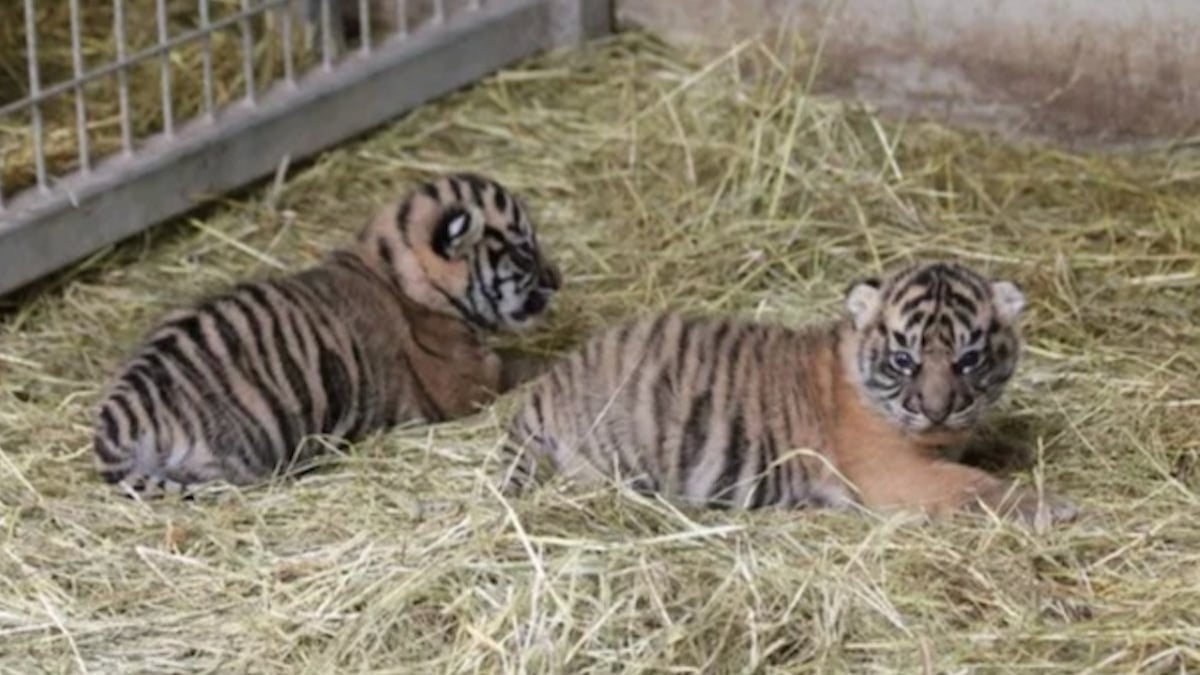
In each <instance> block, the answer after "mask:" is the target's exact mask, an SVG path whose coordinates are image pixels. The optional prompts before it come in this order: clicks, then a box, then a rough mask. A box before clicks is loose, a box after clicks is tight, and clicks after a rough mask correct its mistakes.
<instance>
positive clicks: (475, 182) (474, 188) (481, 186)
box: [457, 173, 490, 206]
mask: <svg viewBox="0 0 1200 675" xmlns="http://www.w3.org/2000/svg"><path fill="white" fill-rule="evenodd" d="M457 178H458V179H459V180H461V181H463V182H464V183H466V184H467V186H468V187H469V188H470V189H471V196H472V198H474V200H475V203H476V204H478V205H479V206H486V203H485V202H484V200H483V193H484V192H485V191H486V190H487V187H488V185H489V184H490V182H489V181H488V180H487V179H485V178H483V177H482V176H480V175H478V174H474V173H460V174H458V176H457Z"/></svg>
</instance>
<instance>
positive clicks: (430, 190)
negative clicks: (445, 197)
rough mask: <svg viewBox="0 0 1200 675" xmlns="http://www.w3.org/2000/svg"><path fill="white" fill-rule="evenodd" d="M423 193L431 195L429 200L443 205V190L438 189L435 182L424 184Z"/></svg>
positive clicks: (422, 186)
mask: <svg viewBox="0 0 1200 675" xmlns="http://www.w3.org/2000/svg"><path fill="white" fill-rule="evenodd" d="M421 191H422V192H424V193H425V194H427V195H429V198H430V199H432V200H433V201H435V202H437V203H439V204H441V203H442V192H441V190H439V189H438V186H437V183H436V182H435V181H429V182H427V183H424V184H422V185H421Z"/></svg>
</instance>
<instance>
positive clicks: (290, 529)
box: [0, 35, 1200, 673]
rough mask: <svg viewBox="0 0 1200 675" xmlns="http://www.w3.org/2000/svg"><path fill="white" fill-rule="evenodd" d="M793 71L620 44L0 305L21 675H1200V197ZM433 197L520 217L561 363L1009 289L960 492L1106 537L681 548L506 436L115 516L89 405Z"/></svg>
mask: <svg viewBox="0 0 1200 675" xmlns="http://www.w3.org/2000/svg"><path fill="white" fill-rule="evenodd" d="M776 57H777V55H776ZM777 58H782V57H777ZM777 58H775V57H772V55H771V53H770V52H769V51H768V50H766V49H765V48H764V47H762V46H760V45H748V46H745V47H744V48H742V49H741V50H740V51H737V52H732V53H730V54H727V55H725V56H723V57H721V58H719V59H716V60H714V61H708V62H704V63H698V62H693V61H691V60H689V59H685V58H683V57H681V56H680V55H678V54H675V53H673V52H671V51H669V50H667V49H665V48H663V47H661V46H659V45H658V44H656V43H655V42H654V41H652V40H650V39H648V38H646V37H644V36H639V35H627V36H624V37H620V38H618V39H615V40H612V41H610V42H608V43H605V44H601V45H597V46H594V47H591V48H588V49H586V50H583V51H580V52H577V53H573V54H568V55H555V56H549V57H545V58H542V59H538V60H536V61H534V62H531V63H527V64H523V65H522V66H520V67H518V68H515V69H511V70H507V71H504V72H502V73H500V74H498V75H496V76H494V77H491V78H489V79H488V80H487V81H485V82H483V83H481V84H479V85H478V86H476V87H474V88H472V89H470V90H468V91H464V92H461V93H458V94H455V95H453V96H450V97H448V98H447V99H445V100H443V101H440V102H438V103H436V104H433V105H429V106H425V107H423V108H421V109H419V110H417V111H415V112H414V113H412V114H410V115H408V116H405V117H404V118H403V119H399V120H397V121H396V122H395V123H393V124H392V125H390V126H388V127H387V128H385V129H383V130H381V131H379V132H377V133H374V134H372V135H370V136H369V137H367V138H365V139H362V140H360V141H357V142H354V143H350V144H347V145H345V146H343V147H341V148H339V149H337V150H334V151H332V152H329V153H327V154H325V155H323V156H322V157H320V158H319V159H318V160H316V161H315V162H314V163H312V164H311V165H309V166H306V167H303V168H301V169H299V170H296V171H294V172H292V173H291V174H290V175H288V176H287V177H286V180H283V181H281V182H279V183H278V184H277V185H270V186H266V187H262V188H259V189H256V190H253V191H251V192H250V193H249V194H248V195H246V196H243V197H239V198H236V199H233V198H231V199H229V200H227V201H225V202H224V203H222V204H220V205H218V206H217V207H215V208H212V209H209V210H208V211H206V212H204V213H202V214H200V215H197V216H194V217H191V218H187V219H184V220H182V221H180V222H178V223H175V224H172V225H168V226H164V227H161V228H158V229H156V230H155V231H154V232H153V233H152V234H150V235H147V236H143V237H140V238H137V239H136V240H134V241H131V242H128V243H126V244H124V245H122V246H119V247H117V248H116V249H115V250H113V251H109V252H106V253H104V254H102V255H97V256H95V257H94V258H93V259H92V260H90V261H88V262H86V263H84V264H81V265H79V266H77V267H76V268H75V269H73V270H72V271H70V272H68V273H66V274H63V275H60V276H59V277H58V278H56V279H55V280H53V281H51V282H49V283H47V284H44V285H43V286H42V287H41V288H39V289H37V291H36V292H30V293H25V294H23V295H22V296H21V297H18V298H15V299H13V300H10V301H9V306H8V313H7V314H6V316H5V318H4V319H3V323H2V324H0V671H3V672H13V673H16V672H22V673H24V672H32V671H45V672H69V671H76V670H87V671H89V672H105V673H112V672H125V671H139V672H159V673H171V672H212V671H220V672H289V673H290V672H321V673H326V672H335V671H346V670H365V669H370V670H373V671H384V672H412V673H428V672H572V673H576V672H578V673H583V672H705V673H709V672H711V673H726V672H764V673H766V672H779V673H783V672H787V673H794V672H841V671H853V672H877V671H879V672H929V673H933V672H946V673H949V672H964V671H969V670H972V669H975V668H978V669H979V671H980V672H994V671H1007V670H1066V671H1070V672H1077V671H1081V670H1084V669H1086V668H1093V669H1094V670H1095V671H1121V672H1129V671H1141V672H1164V673H1165V672H1184V671H1186V670H1191V669H1195V668H1196V667H1197V666H1198V665H1200V518H1198V516H1200V504H1198V502H1200V500H1198V497H1197V490H1198V488H1200V441H1198V440H1197V439H1200V414H1198V413H1200V349H1198V348H1197V346H1198V345H1200V328H1198V327H1197V326H1198V321H1197V320H1198V319H1200V299H1198V293H1197V290H1198V287H1200V161H1197V160H1196V159H1195V158H1194V157H1191V158H1190V157H1188V156H1186V155H1184V154H1179V153H1176V154H1165V155H1156V156H1143V157H1096V156H1081V155H1074V154H1065V153H1062V152H1058V151H1055V150H1052V149H1047V148H1039V147H1025V146H1020V145H1014V144H1010V143H1004V142H1000V141H998V140H997V139H994V138H989V137H986V136H981V135H971V134H963V133H958V132H954V131H948V130H946V129H943V128H939V127H936V126H928V125H920V124H908V125H901V124H897V123H890V122H884V121H881V120H878V119H876V118H875V117H874V116H872V114H871V113H870V112H869V111H864V110H860V109H857V108H854V107H850V106H846V105H844V104H840V103H836V102H830V101H824V100H821V99H819V98H813V97H807V96H804V95H803V94H802V91H803V82H798V81H796V80H795V79H793V78H791V77H790V76H787V75H785V74H784V73H786V72H790V71H789V70H788V69H787V68H786V67H785V64H782V63H779V61H778V60H777ZM773 59H774V60H773ZM750 61H754V62H755V63H756V64H757V65H756V67H757V68H759V69H760V75H761V77H759V78H757V79H755V80H754V83H751V84H748V83H747V82H746V81H745V80H744V79H742V78H740V77H739V73H740V72H742V71H743V70H744V69H745V68H746V66H747V64H748V63H749V62H750ZM449 169H471V170H477V171H482V172H487V173H489V174H492V175H494V176H496V177H497V178H499V179H500V180H502V181H503V182H505V183H507V184H508V185H509V186H511V187H512V188H513V189H515V190H518V191H521V192H522V193H524V194H525V195H526V196H527V198H528V200H529V201H530V202H531V204H532V205H533V207H534V209H535V211H536V214H537V216H538V221H539V223H540V227H541V229H542V232H543V233H544V234H543V238H544V240H545V241H546V242H547V246H549V247H551V250H552V253H553V255H554V256H555V257H556V258H557V259H558V260H559V261H560V262H561V264H562V266H563V267H564V270H565V272H566V275H567V286H566V287H565V289H564V291H563V293H562V294H561V296H560V297H559V300H558V302H557V304H556V305H555V309H554V313H553V316H552V318H551V320H550V321H549V322H548V324H547V325H546V326H545V327H544V328H543V329H542V330H540V331H539V332H537V333H534V334H532V335H530V336H528V337H527V338H525V339H523V340H522V341H521V344H522V345H524V346H525V348H527V349H530V350H537V351H542V352H545V353H553V352H555V351H557V350H562V349H565V348H567V347H569V346H570V345H571V344H573V343H574V342H575V341H576V340H578V339H579V338H580V337H581V336H582V335H584V334H585V333H586V332H587V331H589V330H591V329H593V328H597V327H600V326H603V325H606V324H609V323H611V322H612V321H614V320H617V319H619V318H621V317H626V316H630V315H632V314H635V313H639V312H644V311H651V310H656V309H661V308H667V307H672V308H685V309H689V310H695V311H706V312H714V313H738V314H743V315H753V316H759V317H762V318H763V319H769V320H777V321H783V322H788V323H800V322H804V321H809V320H820V319H823V318H827V317H830V316H833V315H835V314H836V313H837V312H838V311H839V307H840V305H839V303H840V294H841V291H842V289H843V288H844V287H845V285H846V284H847V283H848V282H849V281H850V280H851V279H852V278H855V277H857V276H860V275H863V274H867V273H875V272H877V271H879V270H880V269H881V268H884V267H887V266H890V265H893V264H899V263H903V262H906V261H909V260H912V259H914V258H916V257H925V256H950V257H955V258H958V259H962V260H966V261H968V262H970V263H972V264H974V265H976V266H979V267H980V268H981V269H984V270H986V271H988V272H990V273H993V274H997V275H1006V276H1009V277H1011V278H1013V279H1015V280H1017V281H1018V282H1019V283H1020V284H1022V286H1023V287H1024V289H1025V291H1026V293H1027V295H1028V297H1029V299H1030V304H1031V309H1030V314H1029V316H1028V319H1027V321H1026V333H1027V337H1028V341H1029V350H1028V355H1027V358H1026V360H1025V361H1024V364H1023V366H1022V368H1021V370H1020V371H1019V376H1018V378H1017V380H1016V382H1015V384H1014V386H1013V389H1012V391H1011V395H1010V396H1009V397H1008V398H1007V399H1006V400H1005V403H1004V404H1003V405H1002V406H1001V409H1000V410H999V411H997V414H996V415H995V419H994V420H993V422H992V423H991V424H990V426H989V430H988V434H987V439H988V443H987V445H988V446H990V449H989V448H985V449H984V450H988V451H986V452H985V451H981V452H980V453H979V456H978V457H976V459H977V460H978V461H987V462H988V463H989V464H990V465H993V466H998V467H1000V468H1002V469H1005V470H1014V471H1017V472H1019V473H1020V474H1021V475H1022V476H1023V477H1024V478H1025V479H1026V480H1030V481H1034V482H1043V483H1044V484H1046V485H1047V486H1053V487H1054V488H1055V489H1056V490H1057V491H1059V492H1062V493H1064V494H1065V495H1067V496H1069V497H1071V498H1073V499H1075V500H1076V501H1078V502H1079V503H1080V504H1081V505H1082V506H1083V507H1084V509H1085V510H1086V517H1085V518H1084V519H1082V520H1081V521H1080V522H1078V523H1075V524H1073V525H1070V526H1066V527H1062V528H1059V529H1055V530H1053V531H1049V532H1043V533H1036V532H1033V531H1031V530H1027V529H1022V528H1019V527H1017V526H1012V525H1007V524H1001V523H996V522H991V521H988V520H986V519H976V520H967V519H963V520H960V521H954V522H948V523H941V524H936V525H923V524H920V523H916V522H913V521H911V520H908V519H904V518H902V517H876V516H865V515H850V514H830V513H808V514H798V513H788V512H761V513H753V514H731V513H726V512H703V511H686V512H683V511H677V510H674V509H672V508H670V507H668V506H665V505H663V504H661V503H658V502H655V501H652V500H648V499H644V498H639V497H636V496H632V495H629V494H624V493H619V492H617V491H614V490H611V489H599V488H597V489H585V488H580V487H572V486H566V485H561V484H556V485H551V486H549V487H547V488H546V489H543V490H540V491H537V492H535V493H533V494H531V495H528V496H526V497H523V498H521V499H517V500H513V501H511V502H504V501H502V500H501V499H500V498H499V497H498V496H497V495H496V494H495V493H494V492H493V491H492V490H491V489H490V488H489V487H488V485H489V482H488V481H487V480H486V477H485V470H486V458H487V457H488V456H489V454H490V453H491V452H492V451H493V450H494V448H495V445H496V441H497V440H498V433H499V424H500V423H501V421H502V420H503V419H504V416H505V415H506V414H507V411H509V410H511V408H512V403H513V402H514V401H513V399H512V398H511V397H510V398H506V399H503V400H501V401H500V402H498V403H497V404H496V405H495V406H493V407H492V408H490V409H487V410H485V411H483V412H481V413H480V414H479V415H478V416H476V417H474V418H471V419H467V420H462V421H460V422H457V423H452V424H444V425H439V426H436V427H414V428H410V429H402V430H397V431H394V432H391V433H387V434H381V435H379V436H377V437H375V438H373V439H371V440H370V441H368V442H365V443H363V444H361V446H360V447H358V448H356V449H355V450H354V451H353V452H351V453H349V454H347V455H346V456H343V457H331V458H330V461H329V462H328V465H327V466H326V467H324V468H323V469H322V470H321V471H319V472H317V473H315V474H314V475H310V476H308V477H306V478H304V479H302V480H299V481H292V482H288V481H284V482H280V483H277V484H274V485H271V486H267V487H262V488H258V489H252V490H245V491H241V492H235V491H223V492H219V493H217V494H210V495H207V496H206V497H205V498H204V499H201V500H199V501H197V502H195V503H177V502H164V503H155V504H152V505H145V504H139V503H135V502H131V501H128V500H125V499H123V498H119V497H116V496H114V495H112V494H111V493H110V491H109V490H108V489H106V488H105V487H104V486H103V485H101V484H100V482H99V480H98V479H97V478H96V476H95V475H94V474H93V473H92V472H91V470H90V467H91V457H90V449H89V444H88V441H89V439H88V424H89V412H90V406H91V405H92V403H93V402H94V401H95V398H96V396H97V394H98V388H99V386H100V384H101V382H102V381H103V378H104V377H105V375H106V373H107V372H108V371H109V370H110V369H111V368H113V367H114V366H115V364H116V363H117V361H118V359H120V358H121V357H122V355H123V354H124V353H125V352H126V350H127V349H128V348H129V346H130V345H131V342H132V341H133V340H135V339H136V338H138V337H139V336H140V335H141V334H142V332H143V331H144V330H146V329H147V328H148V327H149V325H150V323H151V322H152V321H153V320H154V319H155V318H156V317H157V316H158V315H160V314H161V313H162V312H163V311H164V310H165V309H167V308H168V307H169V306H171V305H173V304H175V303H177V302H179V301H181V300H184V299H186V298H189V297H192V296H194V295H195V294H197V293H199V292H201V291H204V290H210V289H215V288H218V287H220V286H222V285H224V284H228V283H230V282H232V281H234V280H235V279H240V278H244V277H247V276H254V275H259V274H268V273H274V272H276V271H277V270H278V269H294V268H296V267H297V266H300V265H303V264H306V263H309V262H312V261H314V260H316V258H317V256H318V255H319V254H320V252H321V251H323V250H325V249H326V248H327V247H329V246H331V245H335V244H337V243H338V242H340V241H343V240H345V239H346V238H347V237H348V236H349V235H350V233H351V232H352V231H354V230H355V229H356V228H357V227H358V226H359V224H360V223H362V222H363V221H364V219H366V218H367V217H369V215H370V214H371V212H372V211H373V210H374V208H375V207H376V206H377V205H378V204H380V203H381V202H382V201H383V200H387V199H391V198H393V197H394V196H395V195H397V194H398V193H399V191H400V190H402V189H403V188H404V186H406V185H407V184H408V183H409V182H410V181H411V180H413V179H415V178H418V177H422V176H425V175H428V174H429V173H430V172H436V171H443V170H449Z"/></svg>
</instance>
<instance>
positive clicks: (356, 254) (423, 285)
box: [94, 175, 561, 492]
mask: <svg viewBox="0 0 1200 675" xmlns="http://www.w3.org/2000/svg"><path fill="white" fill-rule="evenodd" d="M560 282H561V279H560V275H559V272H558V270H557V268H556V267H555V266H554V264H553V263H552V262H550V261H549V260H548V259H547V258H546V257H545V256H544V255H543V253H542V251H541V249H540V247H539V245H538V242H537V239H536V235H535V233H534V231H533V227H532V226H531V224H530V222H529V219H528V216H527V215H526V212H525V209H524V207H523V206H522V205H521V203H520V202H519V201H518V200H517V199H516V198H514V197H513V196H512V195H511V194H509V193H508V192H507V191H506V190H505V189H504V188H503V187H502V186H500V185H499V184H497V183H495V182H494V181H491V180H489V179H486V178H483V177H480V176H475V175H455V176H446V177H442V178H440V179H437V180H434V181H431V182H429V183H426V184H423V185H422V186H420V187H419V189H417V190H415V191H414V192H413V193H411V194H410V195H409V196H408V197H406V198H405V199H404V200H403V201H401V202H399V203H398V204H394V205H392V206H391V207H389V208H387V209H385V210H384V211H383V212H382V213H380V214H379V215H378V216H377V217H376V218H375V219H373V220H372V221H371V222H370V223H369V224H368V225H367V226H366V227H365V228H364V229H363V230H362V232H361V233H360V234H359V236H358V237H357V239H356V240H355V241H354V243H353V244H352V245H351V246H349V247H347V248H345V249H341V250H338V251H335V252H333V253H332V254H331V255H329V256H328V257H327V258H326V259H325V260H323V261H322V262H320V263H319V264H317V265H316V266H314V267H311V268H309V269H306V270H303V271H301V272H298V273H296V274H292V275H290V276H284V277H280V278H274V279H267V280H262V281H257V282H252V283H244V284H241V285H238V286H236V287H235V288H233V289H231V290H229V291H227V292H224V293H221V294H219V295H216V296H213V297H210V298H207V299H205V300H202V301H200V302H198V303H197V304H195V305H194V306H192V307H190V308H187V309H182V310H177V311H175V312H173V313H171V314H170V315H168V316H167V317H166V318H165V319H164V321H163V322H162V323H161V324H160V325H159V326H158V327H157V328H155V329H154V330H153V331H152V332H151V333H150V334H149V336H148V337H147V338H146V340H145V341H144V342H143V343H142V344H141V346H140V347H139V348H138V349H137V350H136V351H135V352H134V353H133V355H132V356H131V358H130V359H129V360H128V361H127V362H126V363H125V364H124V365H123V366H122V368H121V369H120V370H119V372H118V373H117V374H116V377H115V378H114V380H113V382H112V384H111V385H110V386H109V388H108V391H107V393H106V394H105V396H104V398H103V401H102V402H101V403H100V405H99V410H98V414H97V421H96V429H95V436H94V449H95V454H96V457H97V459H98V461H99V466H100V471H101V473H102V475H103V477H104V478H105V480H107V481H109V482H111V483H121V484H123V485H124V486H125V487H126V488H129V489H132V490H135V491H139V492H142V491H145V492H157V491H158V490H159V489H160V488H168V489H183V488H185V487H186V486H188V485H191V484H196V483H203V482H208V481H213V480H224V481H228V482H230V483H234V484H248V483H253V482H256V481H259V480H262V479H264V478H267V477H269V476H271V475H274V474H277V473H282V472H285V471H286V470H288V469H289V468H294V467H298V466H302V465H303V464H304V463H306V462H307V461H308V460H310V459H311V458H312V456H313V454H314V453H316V452H317V451H318V448H319V447H320V443H319V442H317V441H316V440H315V439H314V438H313V437H314V436H328V437H332V438H334V439H344V440H349V441H353V440H356V439H360V438H362V437H363V436H365V435H366V434H368V433H369V432H372V431H376V430H380V429H384V428H387V427H389V426H392V425H395V424H398V423H401V422H407V421H417V420H426V421H438V420H446V419H451V418H455V417H460V416H463V415H467V414H470V413H471V412H473V411H474V410H475V409H476V408H477V406H479V405H481V404H483V403H486V402H488V401H490V400H491V399H492V397H494V396H495V395H496V394H497V393H498V392H499V391H501V390H502V389H504V388H505V386H507V384H508V383H506V382H505V380H506V379H508V378H506V377H505V373H504V372H503V371H504V370H505V364H503V363H502V362H501V359H500V357H499V356H498V355H497V354H496V353H495V352H493V351H492V350H491V349H490V348H489V347H488V346H487V345H486V343H485V342H484V336H483V335H482V331H490V330H494V329H512V330H517V329H521V328H524V327H526V326H528V325H529V324H530V323H531V322H532V321H534V320H535V319H536V318H537V317H538V316H539V315H540V314H542V313H543V311H544V310H545V308H546V306H547V304H548V302H549V300H550V298H551V297H552V296H553V294H554V293H555V291H556V290H557V289H558V287H559V285H560Z"/></svg>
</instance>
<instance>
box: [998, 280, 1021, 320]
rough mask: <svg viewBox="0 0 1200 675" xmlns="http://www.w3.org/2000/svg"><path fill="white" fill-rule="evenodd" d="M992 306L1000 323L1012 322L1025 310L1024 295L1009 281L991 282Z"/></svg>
mask: <svg viewBox="0 0 1200 675" xmlns="http://www.w3.org/2000/svg"><path fill="white" fill-rule="evenodd" d="M992 305H993V306H995V308H996V316H997V317H998V318H999V319H1000V320H1001V321H1012V320H1014V319H1016V318H1017V317H1018V316H1020V315H1021V312H1022V310H1024V309H1025V294H1024V293H1022V292H1021V289H1020V288H1018V287H1017V285H1016V284H1014V283H1013V282H1011V281H993V282H992Z"/></svg>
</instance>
